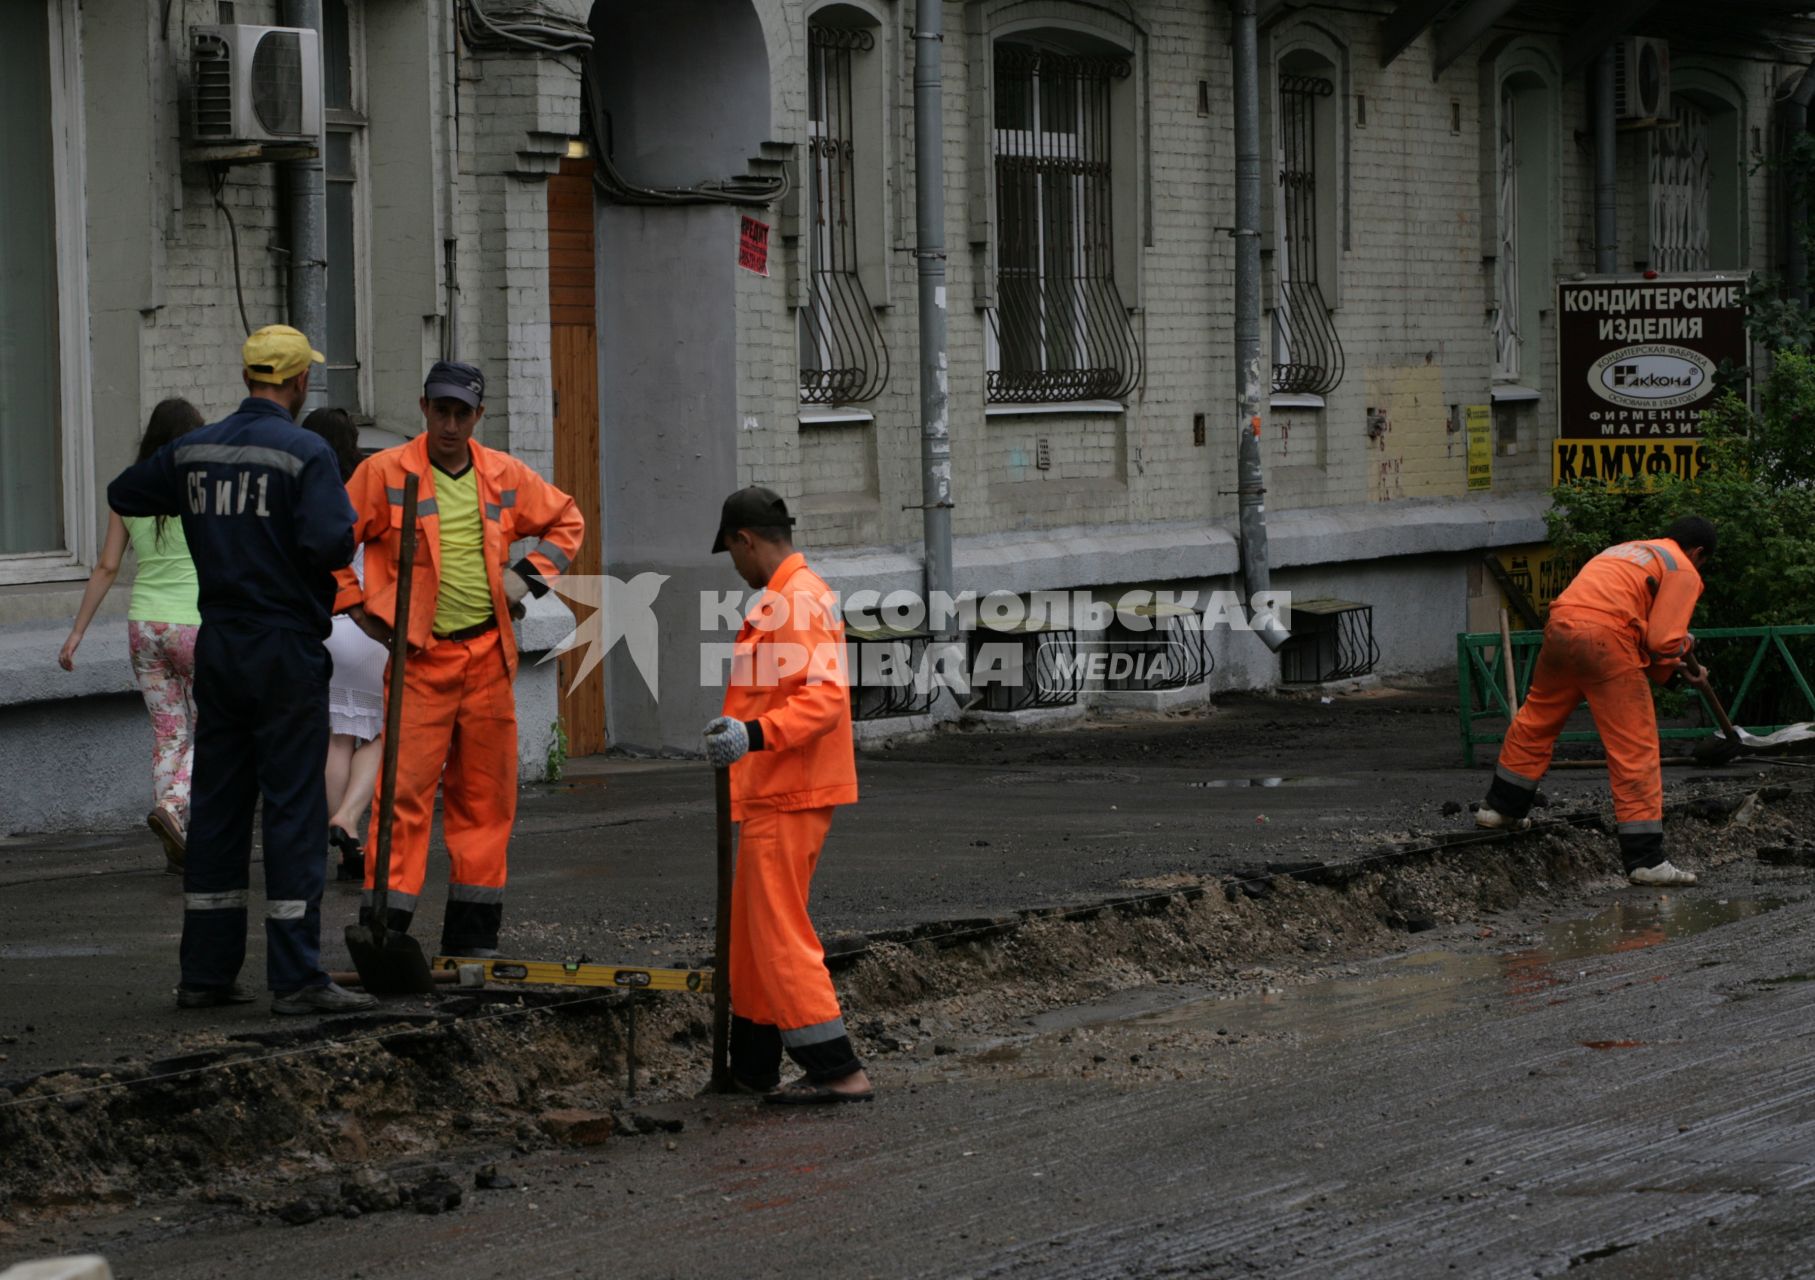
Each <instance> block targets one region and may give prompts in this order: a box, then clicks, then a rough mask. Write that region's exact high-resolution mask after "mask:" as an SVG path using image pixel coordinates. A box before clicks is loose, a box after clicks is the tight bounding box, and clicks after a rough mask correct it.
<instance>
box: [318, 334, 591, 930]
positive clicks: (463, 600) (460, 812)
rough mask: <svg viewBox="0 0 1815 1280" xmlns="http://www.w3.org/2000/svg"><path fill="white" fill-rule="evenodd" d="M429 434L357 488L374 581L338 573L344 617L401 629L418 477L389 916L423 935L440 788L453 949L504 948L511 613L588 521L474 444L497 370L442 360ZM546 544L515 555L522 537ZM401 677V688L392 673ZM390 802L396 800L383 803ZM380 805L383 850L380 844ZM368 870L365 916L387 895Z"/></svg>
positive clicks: (376, 631) (505, 459) (369, 867)
mask: <svg viewBox="0 0 1815 1280" xmlns="http://www.w3.org/2000/svg"><path fill="white" fill-rule="evenodd" d="M420 405H421V409H422V416H423V420H424V425H425V429H424V431H423V433H422V434H421V435H419V436H417V437H416V438H415V439H414V440H412V441H410V442H409V443H408V444H404V445H398V446H397V447H396V448H393V449H386V450H384V451H383V452H382V453H377V454H374V455H372V456H371V457H370V458H367V459H366V460H365V461H364V462H363V463H361V464H360V466H359V469H358V470H357V471H355V472H354V473H353V477H352V479H351V480H349V481H348V482H347V492H348V495H349V496H350V497H351V498H352V500H353V508H354V512H355V514H356V517H357V519H356V522H355V524H354V527H353V534H354V537H355V538H356V539H357V540H358V541H359V542H360V543H361V544H363V545H364V546H365V549H366V553H365V574H366V576H365V582H364V583H363V584H361V583H360V581H359V579H358V578H357V577H355V576H354V574H353V572H352V571H351V570H350V569H343V570H341V571H340V572H339V574H337V575H336V576H337V577H338V579H339V587H340V593H339V595H338V597H337V598H336V599H335V602H334V606H335V609H336V611H338V612H344V613H346V614H348V615H349V616H350V617H352V618H353V620H354V621H355V622H357V623H358V624H359V625H360V627H361V628H363V629H364V630H365V631H366V633H367V634H368V635H370V636H372V638H373V639H375V640H378V641H379V642H380V643H387V644H388V643H389V641H390V635H391V628H392V626H393V625H395V623H396V616H395V615H396V604H397V567H398V557H399V554H400V550H401V545H402V533H403V498H404V479H405V477H406V476H409V475H415V476H417V477H418V478H419V489H418V498H417V506H416V520H417V525H418V529H419V531H420V536H419V542H418V546H419V547H420V548H421V551H420V552H419V554H418V555H417V557H416V563H415V569H414V585H413V587H412V594H411V598H410V617H409V620H408V622H409V627H408V639H409V647H410V653H409V659H408V661H407V662H405V663H404V680H403V731H402V733H401V734H399V735H398V739H399V754H398V761H397V791H396V817H395V825H394V827H393V828H392V852H391V867H390V885H389V888H390V894H389V905H388V909H387V912H386V916H387V925H388V927H389V928H390V929H392V930H395V931H396V932H399V933H404V932H407V931H408V930H409V927H410V922H411V920H412V919H413V918H414V916H415V911H416V900H417V895H418V894H419V893H420V892H421V891H422V881H423V877H424V874H425V873H426V871H427V867H428V848H429V824H430V821H431V820H432V818H433V816H434V811H435V788H436V787H437V785H439V786H440V788H441V794H442V829H443V833H444V834H445V836H446V837H447V851H448V860H449V862H450V864H451V865H450V869H449V883H448V894H447V910H446V914H445V915H444V917H443V919H442V925H441V950H442V951H443V952H444V953H446V954H448V955H456V956H480V957H489V956H494V955H496V954H497V948H498V929H499V926H500V924H501V923H502V921H503V917H504V883H505V851H506V849H507V848H508V847H509V844H510V833H511V826H512V824H513V823H514V822H515V820H516V816H517V705H516V697H515V694H514V692H513V688H512V684H511V681H512V678H513V677H514V676H515V675H516V671H517V638H516V633H515V631H514V630H513V629H512V627H511V616H512V610H514V609H515V608H516V607H517V605H518V604H519V603H520V602H521V601H522V599H523V597H524V596H525V595H526V594H534V595H538V596H539V595H542V594H543V593H545V592H546V591H547V590H548V582H547V579H551V578H554V577H556V576H557V575H559V574H561V573H564V572H566V570H567V566H568V565H569V563H571V561H572V558H573V556H574V554H575V553H576V552H577V551H578V550H579V549H580V538H581V536H582V534H583V533H584V531H585V527H586V522H585V520H584V519H583V518H582V517H581V515H580V510H579V508H578V507H577V506H575V505H574V500H573V499H572V498H570V497H568V496H567V495H566V494H565V493H563V492H561V491H560V490H559V489H557V488H555V486H554V485H552V484H550V483H549V482H548V481H546V480H544V479H543V478H542V477H541V476H539V475H537V474H536V472H535V471H534V470H532V469H531V468H530V467H529V465H528V464H526V463H523V462H519V461H518V460H517V459H515V458H513V457H511V456H510V455H509V454H507V453H502V452H500V451H499V450H496V449H488V448H486V447H485V446H484V445H482V444H479V443H478V442H477V441H475V440H474V439H473V430H474V428H476V427H477V426H478V425H479V420H480V419H481V418H482V417H483V416H484V415H485V376H484V375H483V374H482V373H480V371H479V370H478V369H476V368H474V367H473V366H472V365H470V364H462V363H459V362H457V361H451V360H439V361H436V363H435V365H434V367H433V368H431V369H430V370H429V375H428V379H427V381H426V382H425V383H424V385H423V389H422V399H421V401H420ZM526 538H536V539H539V541H537V542H536V543H535V545H534V546H533V547H532V548H531V549H530V550H529V551H528V552H527V553H525V554H524V555H523V556H522V557H521V558H520V559H518V560H517V561H515V562H514V563H508V558H509V553H510V549H511V544H512V543H513V542H516V541H517V540H519V539H526ZM387 683H388V682H387ZM378 799H379V800H380V801H381V802H382V799H383V797H382V794H381V795H380V796H379V797H378ZM380 807H381V805H380V804H374V805H373V806H372V830H371V835H370V838H369V840H368V842H367V843H368V845H369V847H372V848H376V847H377V845H378V821H379V812H380ZM374 874H375V866H374V864H373V863H371V862H368V863H367V864H366V877H367V880H366V903H367V905H366V906H365V907H363V908H362V909H361V911H360V919H361V921H362V922H364V921H365V920H366V919H367V918H368V916H369V913H370V909H371V907H370V904H371V902H372V900H373V898H374V897H375V894H374V893H373V888H374V886H373V882H372V879H371V877H372V876H373V875H374Z"/></svg>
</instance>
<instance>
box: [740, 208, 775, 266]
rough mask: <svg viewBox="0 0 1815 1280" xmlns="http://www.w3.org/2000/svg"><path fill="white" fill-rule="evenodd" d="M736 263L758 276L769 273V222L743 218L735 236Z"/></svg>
mask: <svg viewBox="0 0 1815 1280" xmlns="http://www.w3.org/2000/svg"><path fill="white" fill-rule="evenodd" d="M737 265H738V266H740V267H742V268H743V269H744V270H745V271H754V272H756V274H757V275H759V276H766V275H768V274H769V224H768V223H766V222H758V221H757V220H756V219H755V218H745V219H744V223H743V230H742V231H741V232H740V233H739V234H738V237H737Z"/></svg>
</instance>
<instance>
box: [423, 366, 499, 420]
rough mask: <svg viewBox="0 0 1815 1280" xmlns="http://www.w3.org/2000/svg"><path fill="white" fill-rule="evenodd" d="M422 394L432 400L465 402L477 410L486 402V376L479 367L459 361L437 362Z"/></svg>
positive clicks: (431, 369) (430, 371)
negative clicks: (447, 398)
mask: <svg viewBox="0 0 1815 1280" xmlns="http://www.w3.org/2000/svg"><path fill="white" fill-rule="evenodd" d="M422 394H423V395H424V396H425V397H426V398H428V399H430V400H439V399H441V398H442V397H443V396H447V397H449V398H450V399H454V400H463V401H465V402H466V403H467V404H470V405H472V406H473V408H475V409H477V408H478V407H479V406H480V405H481V404H483V403H484V402H485V375H484V374H483V373H480V372H479V368H478V366H477V365H470V364H463V363H461V362H460V361H458V360H437V361H435V363H434V365H433V366H432V367H431V368H430V369H429V376H428V377H427V378H426V379H425V380H424V381H423V384H422Z"/></svg>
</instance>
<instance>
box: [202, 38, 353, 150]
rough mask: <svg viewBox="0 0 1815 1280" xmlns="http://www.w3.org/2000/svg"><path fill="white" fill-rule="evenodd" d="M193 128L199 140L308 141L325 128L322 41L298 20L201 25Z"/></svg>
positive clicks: (204, 141)
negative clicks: (263, 24)
mask: <svg viewBox="0 0 1815 1280" xmlns="http://www.w3.org/2000/svg"><path fill="white" fill-rule="evenodd" d="M189 50H190V66H191V70H192V72H193V75H194V84H193V87H192V97H191V100H190V105H191V107H192V112H191V117H190V134H191V136H192V137H193V138H194V139H195V141H196V142H199V143H203V144H212V145H219V144H221V143H231V142H308V141H313V140H314V139H315V138H316V137H318V136H319V135H320V133H321V44H320V39H319V37H318V36H317V35H316V33H315V32H313V31H308V30H304V29H300V28H296V27H252V26H243V25H236V26H217V27H196V28H194V29H193V30H192V31H191V33H190V40H189Z"/></svg>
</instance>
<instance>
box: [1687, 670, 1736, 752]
mask: <svg viewBox="0 0 1815 1280" xmlns="http://www.w3.org/2000/svg"><path fill="white" fill-rule="evenodd" d="M1683 667H1684V668H1685V669H1686V670H1687V671H1688V673H1689V674H1690V675H1699V674H1701V670H1702V664H1701V663H1699V662H1697V661H1696V660H1695V655H1694V654H1692V653H1686V654H1684V655H1683ZM1703 692H1704V693H1705V694H1706V696H1707V699H1708V705H1709V706H1711V707H1713V708H1714V719H1715V720H1716V722H1718V723H1719V725H1720V736H1718V737H1714V738H1703V739H1702V740H1701V741H1700V742H1698V743H1696V744H1695V750H1694V752H1693V753H1692V754H1693V755H1694V757H1695V762H1696V763H1697V764H1726V763H1727V762H1728V761H1730V760H1732V759H1733V758H1734V757H1735V756H1737V755H1738V754H1739V753H1740V749H1741V747H1742V746H1743V744H1742V742H1741V741H1740V736H1739V730H1738V729H1735V728H1734V727H1733V721H1732V720H1730V719H1728V718H1727V709H1726V708H1725V707H1723V706H1721V704H1720V695H1719V694H1717V693H1715V692H1714V690H1713V689H1706V690H1704V691H1703Z"/></svg>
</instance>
